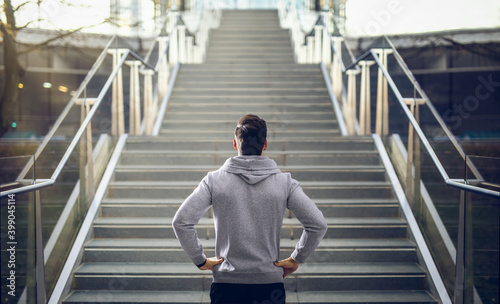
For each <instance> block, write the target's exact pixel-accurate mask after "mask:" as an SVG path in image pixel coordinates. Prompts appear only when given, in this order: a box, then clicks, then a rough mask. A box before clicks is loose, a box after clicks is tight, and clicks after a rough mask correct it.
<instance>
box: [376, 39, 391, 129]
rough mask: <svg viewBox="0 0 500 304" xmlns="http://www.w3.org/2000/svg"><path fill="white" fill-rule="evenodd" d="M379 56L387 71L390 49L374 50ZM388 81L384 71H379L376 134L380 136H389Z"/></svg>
mask: <svg viewBox="0 0 500 304" xmlns="http://www.w3.org/2000/svg"><path fill="white" fill-rule="evenodd" d="M374 52H375V53H376V54H377V55H378V56H379V58H380V62H381V63H382V65H383V67H384V68H385V69H387V55H389V54H392V50H389V49H374ZM388 93H389V92H388V85H387V79H386V78H385V77H384V75H383V73H382V70H381V69H380V68H379V69H378V77H377V122H376V130H375V132H376V133H377V134H378V135H380V136H386V135H388V134H389V94H388Z"/></svg>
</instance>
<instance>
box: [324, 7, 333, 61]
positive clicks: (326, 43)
mask: <svg viewBox="0 0 500 304" xmlns="http://www.w3.org/2000/svg"><path fill="white" fill-rule="evenodd" d="M327 14H328V13H327ZM325 19H326V17H324V19H323V20H325ZM322 40H323V42H322V44H323V52H322V53H323V59H322V61H323V63H324V64H325V66H328V65H329V64H330V58H331V43H330V34H329V33H328V31H326V30H324V29H323V39H322Z"/></svg>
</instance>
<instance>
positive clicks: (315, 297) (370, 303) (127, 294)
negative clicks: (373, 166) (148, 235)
mask: <svg viewBox="0 0 500 304" xmlns="http://www.w3.org/2000/svg"><path fill="white" fill-rule="evenodd" d="M286 302H287V303H289V304H298V303H306V304H313V303H314V304H317V303H336V304H352V303H364V304H379V303H391V304H407V303H408V304H409V303H412V304H433V303H437V301H436V300H435V299H434V298H433V297H432V296H431V295H429V293H428V292H426V291H420V290H418V291H398V290H396V291H393V290H389V291H302V292H294V291H287V294H286ZM63 303H68V304H69V303H71V304H79V303H103V304H105V303H143V304H145V303H146V304H147V303H151V304H153V303H183V304H195V303H196V304H199V303H202V304H209V303H210V295H209V292H208V291H205V292H203V291H189V292H185V291H140V290H132V291H126V290H120V291H114V290H99V291H96V290H92V291H89V290H77V291H74V292H73V293H72V294H71V295H70V296H69V297H68V298H67V299H66V300H65V301H64V302H63Z"/></svg>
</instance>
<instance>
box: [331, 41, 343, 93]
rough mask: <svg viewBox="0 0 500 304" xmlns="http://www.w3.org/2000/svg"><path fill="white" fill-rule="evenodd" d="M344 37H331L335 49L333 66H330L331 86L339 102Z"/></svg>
mask: <svg viewBox="0 0 500 304" xmlns="http://www.w3.org/2000/svg"><path fill="white" fill-rule="evenodd" d="M343 40H344V38H342V37H337V36H334V37H332V41H333V47H334V49H335V54H337V56H336V55H335V54H334V55H333V58H332V60H333V67H332V87H333V92H334V93H335V97H336V98H337V100H338V101H339V102H342V67H341V65H340V63H341V62H342V41H343Z"/></svg>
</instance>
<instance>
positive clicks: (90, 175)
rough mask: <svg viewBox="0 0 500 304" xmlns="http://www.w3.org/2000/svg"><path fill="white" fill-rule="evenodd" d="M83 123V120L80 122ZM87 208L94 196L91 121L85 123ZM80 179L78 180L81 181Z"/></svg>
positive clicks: (87, 102) (86, 102)
mask: <svg viewBox="0 0 500 304" xmlns="http://www.w3.org/2000/svg"><path fill="white" fill-rule="evenodd" d="M90 104H91V101H90V100H86V101H85V118H86V117H87V116H88V115H89V112H90ZM82 124H83V122H82ZM86 146H87V179H86V182H87V199H88V201H87V208H88V206H89V205H90V203H91V202H92V198H93V197H94V158H93V157H92V122H89V124H88V125H87V144H86ZM81 182H82V181H80V183H81Z"/></svg>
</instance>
